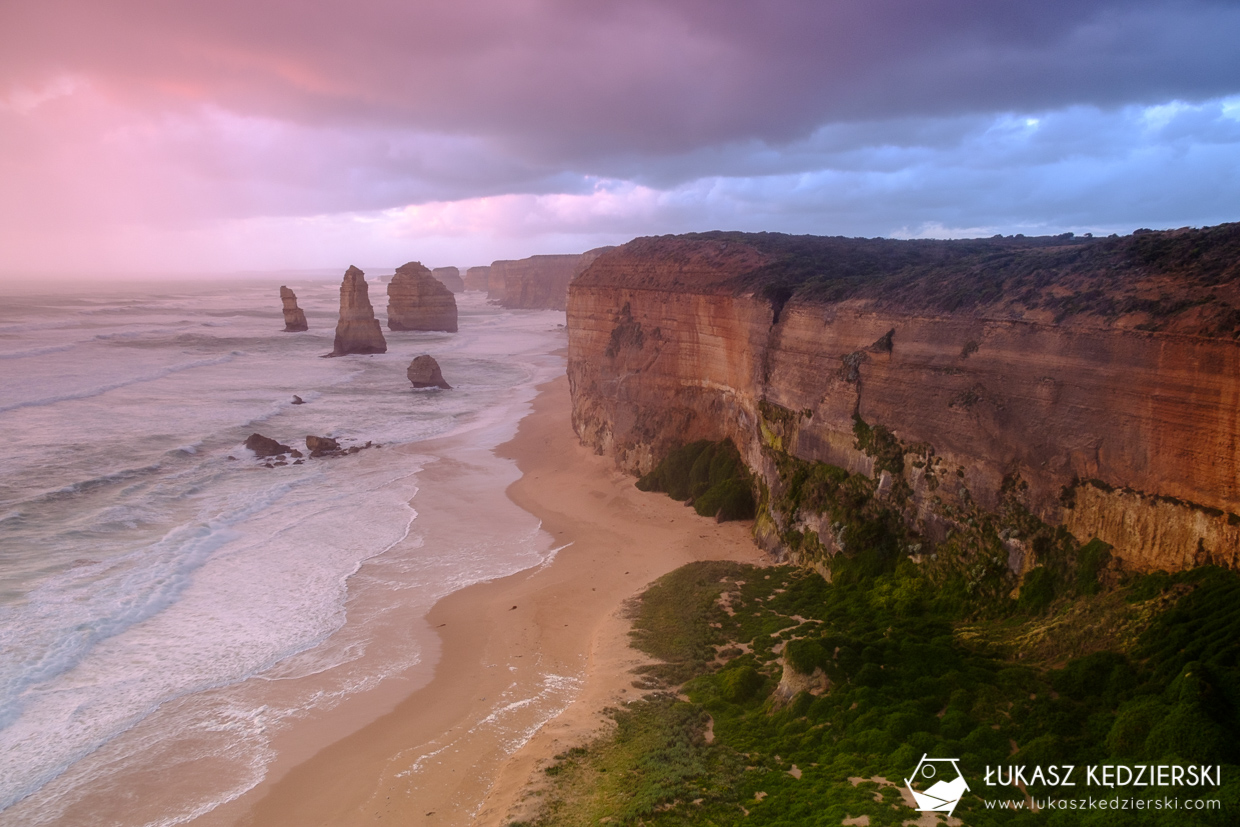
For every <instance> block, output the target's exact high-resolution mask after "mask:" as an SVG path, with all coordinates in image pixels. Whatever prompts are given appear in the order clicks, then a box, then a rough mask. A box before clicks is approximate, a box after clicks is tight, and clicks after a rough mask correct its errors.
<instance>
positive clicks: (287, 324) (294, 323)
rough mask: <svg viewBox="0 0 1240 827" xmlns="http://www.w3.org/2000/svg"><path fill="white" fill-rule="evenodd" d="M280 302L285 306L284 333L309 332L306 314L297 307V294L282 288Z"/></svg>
mask: <svg viewBox="0 0 1240 827" xmlns="http://www.w3.org/2000/svg"><path fill="white" fill-rule="evenodd" d="M280 302H281V303H282V304H283V305H284V332H285V333H300V332H301V331H303V330H309V329H310V326H309V325H308V324H306V314H305V313H304V312H303V311H302V309H301V308H300V307H298V306H297V294H296V293H294V292H293V291H292V290H290V289H288V288H287V287H283V286H281V287H280Z"/></svg>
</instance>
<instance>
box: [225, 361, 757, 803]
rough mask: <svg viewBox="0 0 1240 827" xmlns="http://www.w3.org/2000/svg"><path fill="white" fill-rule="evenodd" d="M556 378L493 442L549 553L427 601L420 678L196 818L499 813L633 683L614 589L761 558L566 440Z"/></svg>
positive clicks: (744, 540)
mask: <svg viewBox="0 0 1240 827" xmlns="http://www.w3.org/2000/svg"><path fill="white" fill-rule="evenodd" d="M567 385H568V382H567V378H566V377H564V376H560V377H558V378H556V379H554V380H552V381H551V382H548V383H546V384H544V385H541V386H539V388H538V390H539V394H538V396H537V397H536V398H535V400H534V402H533V409H532V411H531V413H530V414H529V415H527V416H526V417H525V418H523V419H522V420H521V422H520V424H519V426H518V429H517V433H516V436H515V437H514V438H513V439H512V440H511V441H510V442H507V443H505V444H503V445H501V446H500V447H499V448H498V449H497V450H496V454H497V455H498V456H501V457H505V458H509V459H513V460H515V461H516V463H517V467H518V470H519V471H520V472H521V476H520V477H519V478H518V480H517V481H516V482H514V483H513V484H512V485H510V486H509V487H508V490H507V492H506V494H507V497H508V498H509V499H510V500H511V501H512V502H513V503H515V504H516V505H518V506H519V507H520V508H521V509H523V510H524V511H527V512H529V513H531V514H533V515H534V516H535V517H537V518H538V519H539V520H541V523H542V531H544V532H546V533H547V534H548V535H550V537H551V538H552V539H553V542H552V545H551V547H552V548H560V551H559V552H558V553H557V554H556V555H555V557H554V558H553V559H552V560H551V561H550V562H548V563H544V564H543V565H541V566H537V567H534V568H532V569H527V570H525V571H521V572H518V573H516V574H513V575H510V576H507V577H503V578H500V579H497V580H492V581H488V582H484V583H478V584H475V585H472V586H468V587H466V588H464V589H461V590H459V591H456V592H453V593H452V594H450V595H448V596H446V597H444V598H442V599H441V600H439V601H438V602H437V603H436V604H435V606H434V607H433V608H432V610H431V611H430V613H429V614H428V615H427V617H426V622H427V625H428V627H429V628H430V630H433V635H434V637H436V638H437V640H438V641H439V646H437V647H434V648H435V649H438V651H439V653H440V658H439V660H438V662H436V663H434V665H433V667H432V668H431V670H430V671H431V674H430V676H429V680H428V681H427V682H425V683H424V684H422V685H420V686H412V687H411V686H410V685H409V684H408V683H405V684H404V686H405V688H406V690H407V689H412V692H408V694H407V695H406V697H404V698H403V700H399V701H398V702H397V703H396V704H395V705H394V707H390V708H389V711H381V712H380V714H379V716H378V717H377V718H376V717H375V716H374V713H373V711H372V713H371V714H370V715H369V716H366V718H368V719H369V720H366V721H364V722H363V723H362V724H361V725H360V727H358V728H356V729H355V730H354V731H352V732H351V733H350V734H348V735H345V736H344V737H341V738H338V739H337V740H335V741H334V742H332V743H330V744H329V745H327V746H326V747H323V748H321V749H318V750H317V751H314V752H313V754H312V755H310V756H309V757H307V758H306V759H305V760H302V761H300V762H299V763H297V764H296V765H295V766H292V767H286V768H284V769H283V770H281V771H278V772H273V777H272V778H270V779H269V780H268V781H264V782H263V783H262V784H260V785H259V786H258V787H256V788H255V789H254V790H252V791H251V792H250V793H249V794H247V795H245V796H242V797H241V798H240V799H238V800H237V801H234V802H232V803H231V804H230V805H225V806H224V807H223V808H220V810H218V811H217V812H216V813H214V814H212V815H215V816H216V818H211V817H210V816H207V817H205V818H203V819H201V820H200V821H201V823H203V824H206V823H234V824H243V825H250V824H253V825H263V827H267V825H284V824H287V825H313V824H333V825H335V824H341V825H350V824H363V823H365V824H374V823H381V822H383V821H391V819H393V818H396V819H397V820H399V821H400V822H401V823H413V824H428V825H429V824H435V825H455V824H460V825H465V824H487V825H490V824H494V825H502V824H507V823H508V822H509V821H510V820H512V819H513V818H518V817H521V814H522V810H523V802H522V797H523V795H524V794H525V791H526V789H527V786H528V784H529V782H530V780H531V778H532V776H533V775H534V774H535V773H536V772H537V770H538V769H539V768H540V767H541V766H543V765H545V763H547V762H549V761H550V760H551V759H552V757H553V756H554V755H555V754H557V753H558V752H561V751H563V749H565V748H566V747H567V746H569V745H572V744H576V743H579V742H582V741H584V740H586V739H587V738H589V737H590V736H591V735H592V734H594V733H596V732H597V731H598V730H599V728H600V727H601V726H604V725H605V718H604V717H603V716H602V714H601V710H602V709H603V708H604V707H606V706H608V705H615V704H617V703H622V702H623V701H624V700H625V699H626V697H627V696H629V695H631V696H632V697H634V698H636V697H640V692H638V691H637V690H632V689H631V687H630V685H629V684H630V682H631V681H632V679H633V678H632V676H631V675H630V674H629V670H630V669H631V668H632V667H633V666H635V665H637V664H638V663H641V662H643V656H642V655H641V654H640V653H638V652H636V651H635V650H632V649H630V648H629V646H628V634H627V632H628V628H629V625H628V621H627V619H626V618H624V617H623V606H624V603H625V602H626V601H627V600H628V599H630V598H632V597H634V596H636V595H637V594H639V593H640V592H641V591H642V590H644V589H645V587H646V586H647V585H648V584H649V583H650V582H651V581H653V580H655V579H657V578H658V577H660V576H662V575H663V574H665V573H666V572H668V571H671V570H673V569H675V568H677V567H679V566H681V565H683V564H685V563H688V562H691V561H693V560H699V559H735V560H743V561H745V562H753V563H761V562H762V555H761V552H760V551H759V550H758V548H757V547H756V546H754V545H753V543H752V540H751V539H750V537H749V532H748V528H747V524H739V523H724V524H716V523H714V522H711V521H709V520H705V519H703V518H701V517H698V516H697V515H696V514H695V513H694V512H693V511H691V510H689V509H686V508H685V507H684V505H683V504H681V503H678V502H676V501H674V500H672V499H670V498H668V497H666V496H660V495H652V494H645V493H642V492H639V491H637V489H636V488H635V487H634V486H633V481H632V478H630V477H628V476H627V475H624V474H622V473H620V472H618V471H616V470H615V469H614V468H613V467H612V464H611V462H610V460H608V459H606V458H604V457H599V456H595V455H594V454H593V453H591V452H590V451H589V450H587V449H585V448H583V447H582V446H581V445H580V444H578V442H577V439H576V436H575V434H574V433H573V431H572V428H571V426H570V421H569V413H570V402H569V398H568V387H567ZM443 470H445V471H447V470H448V469H446V468H445V469H443ZM424 674H425V673H424ZM424 679H425V678H424ZM399 683H400V682H399V681H398V685H399ZM393 688H395V687H393ZM380 691H382V690H380ZM386 694H388V697H389V698H390V690H389V692H388V693H386ZM497 698H498V699H500V703H499V704H498V705H497V701H496V699H497ZM389 703H390V701H389ZM329 717H330V716H329ZM355 720H356V719H355ZM315 725H316V722H315V721H314V720H313V719H312V720H308V721H305V722H299V723H298V724H297V725H296V726H297V727H314V726H315ZM334 725H335V726H337V727H339V726H340V721H339V719H337V720H336V721H335V724H334ZM274 769H275V768H274V767H273V770H274ZM225 811H227V812H225Z"/></svg>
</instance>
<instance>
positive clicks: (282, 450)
mask: <svg viewBox="0 0 1240 827" xmlns="http://www.w3.org/2000/svg"><path fill="white" fill-rule="evenodd" d="M245 447H247V448H249V449H250V450H251V451H253V452H254V456H256V457H259V458H260V459H261V458H263V457H278V456H281V455H282V454H290V453H293V449H292V447H291V446H288V445H281V444H280V443H279V442H277V441H275V440H274V439H272V438H271V437H269V436H263V435H262V434H250V435H249V436H248V437H246V438H245ZM297 456H301V454H297Z"/></svg>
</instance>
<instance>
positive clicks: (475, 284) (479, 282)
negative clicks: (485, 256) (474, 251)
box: [465, 264, 491, 290]
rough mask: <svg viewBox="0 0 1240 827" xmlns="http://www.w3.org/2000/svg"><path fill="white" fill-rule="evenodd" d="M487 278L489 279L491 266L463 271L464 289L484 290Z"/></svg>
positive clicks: (486, 265)
mask: <svg viewBox="0 0 1240 827" xmlns="http://www.w3.org/2000/svg"><path fill="white" fill-rule="evenodd" d="M489 278H491V265H489V264H484V265H482V266H481V267H470V268H469V269H468V270H466V271H465V289H466V290H486V289H487V280H488V279H489Z"/></svg>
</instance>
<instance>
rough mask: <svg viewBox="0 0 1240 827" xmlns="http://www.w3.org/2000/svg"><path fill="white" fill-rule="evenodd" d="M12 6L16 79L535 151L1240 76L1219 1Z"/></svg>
mask: <svg viewBox="0 0 1240 827" xmlns="http://www.w3.org/2000/svg"><path fill="white" fill-rule="evenodd" d="M5 18H6V19H4V20H0V22H4V23H5V24H6V28H7V29H8V31H9V35H8V37H6V39H7V40H9V41H10V43H9V45H8V46H7V47H6V48H5V50H3V55H4V56H2V57H0V67H3V68H2V69H0V71H3V72H4V74H5V75H7V76H8V77H9V78H10V79H18V80H20V79H22V78H23V77H24V78H28V79H30V81H32V82H37V76H38V75H39V74H47V73H55V72H67V73H71V74H72V73H77V74H86V75H89V76H95V77H100V78H102V79H105V80H106V81H107V82H109V83H110V84H112V85H113V88H114V89H115V93H116V94H118V95H122V96H138V97H140V98H141V97H145V96H152V98H169V99H180V100H184V101H210V102H213V103H216V104H218V105H221V106H224V107H226V108H228V109H230V110H233V111H236V112H239V113H244V114H251V115H261V116H270V117H276V118H281V119H292V120H296V121H298V122H301V123H305V124H317V125H323V124H326V123H331V124H351V125H361V124H370V125H375V126H378V125H382V126H386V127H389V128H391V127H395V128H405V129H412V130H419V131H436V132H446V133H450V134H469V135H474V136H481V137H485V138H488V139H491V140H495V141H499V142H501V143H504V144H507V145H509V146H510V148H511V149H512V150H514V151H518V152H519V153H520V154H521V155H523V156H530V157H535V158H539V159H544V160H551V159H555V160H563V159H570V160H579V161H588V160H590V159H597V158H599V157H606V156H609V155H611V154H615V153H619V154H624V153H640V154H643V155H660V154H666V153H673V154H674V153H682V152H687V151H691V150H693V149H695V148H698V147H701V146H709V145H717V144H723V143H729V142H735V141H741V140H746V139H757V140H762V141H765V142H768V143H776V144H778V143H782V142H786V141H789V140H793V139H797V138H803V137H805V136H807V135H809V134H811V133H812V132H813V131H814V130H815V129H816V128H817V127H819V126H821V125H822V124H825V123H835V122H841V121H853V120H870V121H872V120H882V119H887V118H893V117H906V116H910V115H923V116H924V115H940V116H941V115H955V114H961V113H968V112H988V111H996V110H1009V109H1018V110H1019V109H1024V110H1030V109H1050V108H1057V107H1062V106H1066V105H1070V104H1079V103H1086V104H1094V105H1098V106H1104V107H1105V106H1115V105H1120V104H1124V103H1131V102H1144V103H1149V102H1157V101H1162V100H1169V99H1173V98H1181V99H1186V100H1200V99H1204V98H1208V97H1212V96H1217V95H1221V94H1225V93H1229V92H1234V91H1236V90H1237V84H1238V82H1240V49H1237V48H1236V47H1235V34H1236V32H1238V31H1240V7H1237V4H1235V3H1221V2H1219V3H1211V2H1148V1H1146V2H1142V1H1141V0H1137V2H1133V1H1132V0H1126V1H1122V2H1116V0H1092V1H1091V0H1082V2H1072V3H1068V2H1053V1H1052V2H1038V3H1032V2H1020V3H1015V2H993V0H973V1H972V2H968V1H964V2H962V0H887V1H886V2H884V0H877V2H876V1H875V0H848V1H847V2H824V1H823V0H808V1H807V0H768V1H767V2H753V0H743V2H737V1H736V0H731V1H727V0H725V1H724V2H719V0H714V2H707V1H706V0H671V1H669V2H641V1H640V0H636V1H635V0H624V2H589V3H581V2H576V1H573V2H568V1H567V0H566V1H564V2H559V1H557V0H542V1H541V2H539V0H526V1H525V2H512V1H511V0H510V1H508V2H495V1H494V0H493V1H492V2H439V1H438V0H432V1H431V2H419V3H409V2H395V1H394V0H371V2H362V3H357V2H342V0H330V1H329V2H316V3H311V4H306V3H294V2H263V3H255V2H253V0H247V1H246V2H237V0H224V1H223V2H212V3H187V2H181V3H169V2H139V1H138V0H132V2H102V3H101V2H82V1H81V0H76V1H75V0H69V1H68V2H41V3H38V4H34V3H29V4H25V6H24V7H23V8H20V9H18V8H13V7H12V6H11V5H10V7H9V11H8V12H6V13H5Z"/></svg>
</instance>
